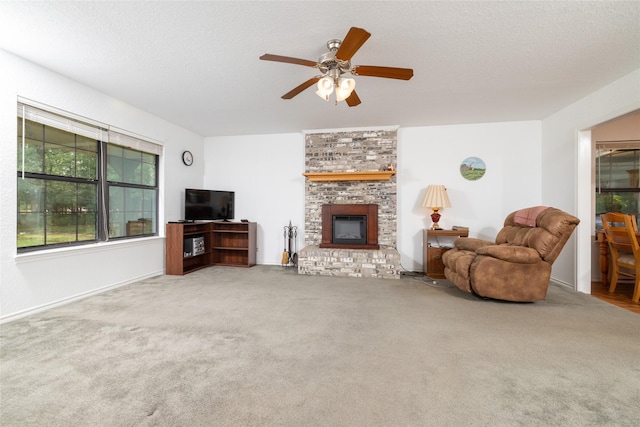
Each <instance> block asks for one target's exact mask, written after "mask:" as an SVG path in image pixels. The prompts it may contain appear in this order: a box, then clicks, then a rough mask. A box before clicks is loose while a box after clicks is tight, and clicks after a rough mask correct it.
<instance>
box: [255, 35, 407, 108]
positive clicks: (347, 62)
mask: <svg viewBox="0 0 640 427" xmlns="http://www.w3.org/2000/svg"><path fill="white" fill-rule="evenodd" d="M369 37H371V33H369V32H367V31H366V30H363V29H362V28H357V27H351V29H350V30H349V32H348V33H347V35H346V36H345V38H344V40H342V41H341V40H337V39H333V40H329V41H328V42H327V48H328V49H329V51H328V52H326V53H324V54H322V55H321V56H320V58H319V59H318V61H317V62H314V61H309V60H306V59H299V58H291V57H289V56H280V55H271V54H269V53H267V54H264V55H262V56H261V57H260V59H262V60H264V61H276V62H286V63H289V64H297V65H304V66H307V67H313V68H317V69H319V70H320V72H321V73H322V74H321V75H317V76H315V77H312V78H310V79H309V80H307V81H306V82H304V83H302V84H301V85H299V86H297V87H295V88H293V89H292V90H291V91H289V92H287V93H285V94H284V95H282V99H291V98H293V97H294V96H296V95H298V94H299V93H300V92H302V91H303V90H305V89H307V88H309V87H311V86H313V85H314V84H317V86H318V90H317V91H316V94H317V95H318V96H320V97H321V98H323V99H324V100H326V101H328V100H329V95H331V93H332V92H333V91H334V89H335V92H336V104H337V103H338V101H342V100H344V101H345V102H346V103H347V105H349V107H355V106H356V105H358V104H360V98H359V97H358V94H357V93H356V91H355V90H354V88H355V85H356V82H355V80H354V79H353V78H350V77H345V76H343V74H347V73H348V74H352V75H354V76H369V77H383V78H387V79H399V80H409V79H410V78H411V77H413V70H412V69H411V68H396V67H378V66H373V65H354V66H352V65H351V58H352V57H353V55H354V54H355V53H356V52H357V51H358V49H360V47H362V45H363V44H364V42H366V41H367V39H368V38H369Z"/></svg>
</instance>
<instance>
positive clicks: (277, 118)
mask: <svg viewBox="0 0 640 427" xmlns="http://www.w3.org/2000/svg"><path fill="white" fill-rule="evenodd" d="M352 26H356V27H361V28H364V29H366V30H367V31H369V32H370V33H371V34H372V36H371V38H369V40H368V41H367V42H366V43H365V44H364V46H363V47H362V48H361V49H360V50H359V51H358V52H357V53H356V54H355V55H354V57H353V58H352V61H351V62H352V64H353V65H380V66H393V67H404V68H413V70H414V77H413V78H412V79H411V80H409V81H402V80H393V79H383V78H375V77H362V76H361V77H356V81H357V86H356V91H357V93H358V95H359V96H360V99H361V100H362V104H360V105H359V106H357V107H352V108H349V107H348V106H347V105H346V104H345V103H344V102H341V103H339V104H338V105H337V106H336V105H335V102H334V101H333V99H332V101H330V102H325V101H323V100H321V99H320V98H318V97H317V96H316V95H315V94H314V91H315V90H314V89H313V88H310V89H307V90H305V91H304V92H302V93H301V94H300V95H298V96H297V97H295V98H293V99H292V100H283V99H281V98H280V96H282V95H283V94H284V93H286V92H288V91H289V90H291V89H293V88H294V87H296V86H297V85H299V84H300V83H302V82H304V81H305V80H307V79H309V78H311V77H313V76H314V75H316V74H317V73H316V70H315V69H313V68H310V67H304V66H300V65H293V64H285V63H277V62H270V61H260V60H259V59H258V58H259V56H260V55H262V54H264V53H271V54H277V55H284V56H291V57H296V58H303V59H308V60H313V61H316V60H317V59H318V57H319V56H320V55H321V54H322V53H324V52H325V51H326V50H327V49H326V42H327V41H328V40H330V39H333V38H339V39H342V38H343V37H344V35H345V34H346V33H347V31H348V30H349V28H350V27H352ZM0 48H2V49H4V50H6V51H9V52H12V53H14V54H16V55H18V56H21V57H23V58H25V59H27V60H30V61H32V62H34V63H36V64H39V65H41V66H43V67H46V68H48V69H51V70H53V71H56V72H58V73H60V74H63V75H65V76H68V77H70V78H72V79H74V80H76V81H78V82H81V83H83V84H85V85H88V86H90V87H93V88H95V89H97V90H99V91H102V92H104V93H106V94H109V95H111V96H113V97H115V98H119V99H121V100H123V101H125V102H127V103H129V104H132V105H134V106H137V107H139V108H141V109H143V110H146V111H148V112H150V113H152V114H155V115H157V116H160V117H162V118H164V119H166V120H168V121H171V122H173V123H176V124H178V125H180V126H182V127H184V128H187V129H191V130H193V131H194V132H196V133H198V134H200V135H202V136H218V135H243V134H263V133H288V132H299V131H301V130H308V129H326V128H345V127H365V126H380V125H383V126H384V125H400V126H427V125H446V124H459V123H478V122H495V121H512V120H537V119H542V118H544V117H547V116H549V115H551V114H553V113H554V112H556V111H558V110H559V109H561V108H563V107H565V106H567V105H569V104H570V103H572V102H575V101H577V100H579V99H581V98H582V97H584V96H586V95H588V94H589V93H591V92H593V91H595V90H597V89H599V88H601V87H603V86H605V85H607V84H609V83H611V82H613V81H615V80H616V79H618V78H620V77H622V76H624V75H626V74H628V73H630V72H631V71H633V70H635V69H638V68H640V1H595V2H590V1H567V2H564V1H488V2H485V1H423V2H407V1H385V2H376V1H339V2H330V1H321V2H316V1H257V2H253V1H251V2H248V1H231V2H227V1H203V2H195V1H184V2H168V1H162V2H160V1H156V2H148V1H141V2H137V1H130V2H120V1H117V2H116V1H99V2H77V1H74V2H59V1H55V2H27V1H18V2H14V1H6V0H2V1H0Z"/></svg>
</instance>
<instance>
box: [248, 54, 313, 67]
mask: <svg viewBox="0 0 640 427" xmlns="http://www.w3.org/2000/svg"><path fill="white" fill-rule="evenodd" d="M260 59H262V60H263V61H275V62H286V63H287V64H298V65H306V66H308V67H315V66H317V65H318V63H317V62H315V61H309V60H308V59H300V58H291V57H290V56H281V55H271V54H270V53H265V54H264V55H262V56H261V57H260Z"/></svg>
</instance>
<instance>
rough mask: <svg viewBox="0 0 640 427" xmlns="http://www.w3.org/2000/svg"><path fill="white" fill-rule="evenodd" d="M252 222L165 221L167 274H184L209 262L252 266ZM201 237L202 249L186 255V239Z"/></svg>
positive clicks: (254, 251)
mask: <svg viewBox="0 0 640 427" xmlns="http://www.w3.org/2000/svg"><path fill="white" fill-rule="evenodd" d="M256 229H257V225H256V223H255V222H199V223H177V224H167V225H166V236H167V238H166V274H174V275H181V274H187V273H190V272H192V271H195V270H198V269H200V268H204V267H208V266H210V265H226V266H233V267H251V266H253V265H255V264H256ZM194 237H202V238H203V239H204V247H205V251H204V253H202V254H199V255H188V256H185V254H186V253H188V252H189V251H190V250H191V249H190V248H185V244H186V242H188V241H189V239H191V238H194Z"/></svg>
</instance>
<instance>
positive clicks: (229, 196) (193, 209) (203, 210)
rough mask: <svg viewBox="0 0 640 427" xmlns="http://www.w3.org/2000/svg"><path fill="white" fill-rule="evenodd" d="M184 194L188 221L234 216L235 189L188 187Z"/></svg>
mask: <svg viewBox="0 0 640 427" xmlns="http://www.w3.org/2000/svg"><path fill="white" fill-rule="evenodd" d="M184 196H185V199H184V219H186V220H187V221H203V220H220V219H222V220H230V219H233V218H234V204H235V193H234V192H233V191H217V190H197V189H193V188H187V189H186V190H185V191H184Z"/></svg>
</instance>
